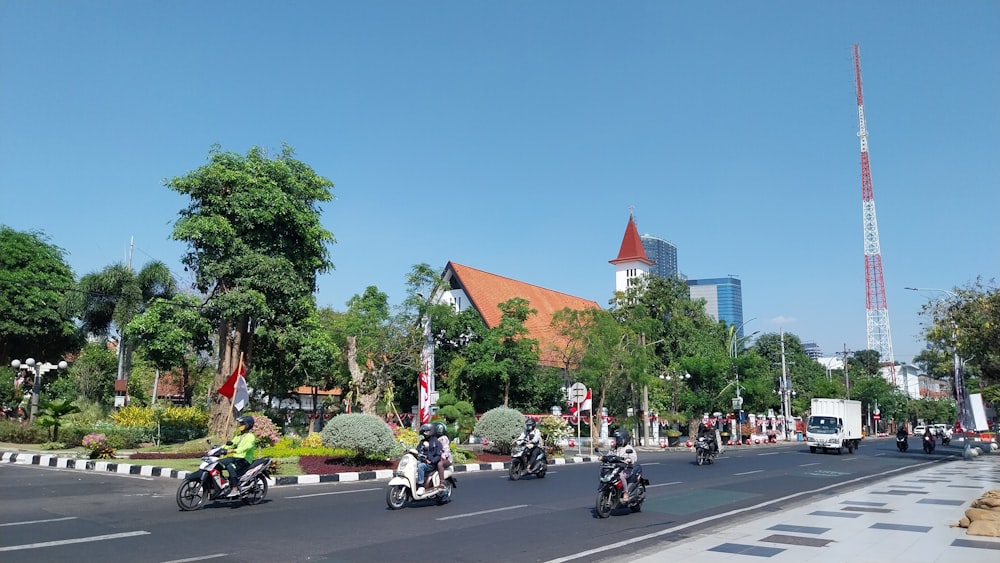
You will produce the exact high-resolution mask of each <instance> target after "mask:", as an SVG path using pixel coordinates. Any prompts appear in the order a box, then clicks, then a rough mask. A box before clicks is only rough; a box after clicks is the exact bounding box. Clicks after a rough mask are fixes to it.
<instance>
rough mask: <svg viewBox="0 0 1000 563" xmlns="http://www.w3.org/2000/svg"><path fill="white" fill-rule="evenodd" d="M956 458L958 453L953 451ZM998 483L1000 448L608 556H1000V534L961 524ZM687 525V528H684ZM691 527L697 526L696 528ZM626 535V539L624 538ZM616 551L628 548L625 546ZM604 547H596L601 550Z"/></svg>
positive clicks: (904, 560) (882, 560) (932, 559)
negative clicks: (973, 530) (983, 533)
mask: <svg viewBox="0 0 1000 563" xmlns="http://www.w3.org/2000/svg"><path fill="white" fill-rule="evenodd" d="M953 459H954V458H953ZM990 489H1000V453H993V454H984V455H982V456H979V457H975V458H972V459H970V460H963V459H961V458H959V459H955V460H954V461H945V460H941V461H939V462H937V463H929V464H928V465H927V466H926V467H924V468H923V469H920V470H917V471H915V472H912V473H907V474H901V475H897V476H894V477H889V478H887V479H885V480H883V481H879V482H877V483H874V484H871V485H866V486H864V487H862V488H859V489H854V490H851V491H849V492H845V493H841V494H833V495H831V496H829V497H822V496H821V497H819V500H817V501H816V502H812V503H809V504H805V505H800V506H796V507H794V508H791V509H788V510H782V511H781V512H777V513H774V514H768V515H766V516H756V517H753V518H749V519H748V518H745V517H740V516H738V515H734V518H736V520H734V521H733V522H732V523H731V524H730V525H728V526H719V525H718V518H719V517H723V518H724V517H725V516H726V515H725V514H721V515H718V516H716V517H713V518H712V520H714V521H715V522H713V523H712V524H708V523H705V525H706V526H708V525H711V526H712V529H710V530H700V529H698V527H697V526H695V527H694V528H691V527H690V526H689V525H685V526H683V527H678V529H677V530H675V531H673V532H671V531H669V530H667V531H662V532H660V533H656V534H652V535H655V536H657V537H662V538H663V541H662V545H661V546H658V547H656V548H653V549H649V550H646V551H643V552H642V553H635V552H632V553H631V554H629V555H628V556H621V557H617V556H616V558H614V559H603V560H604V561H621V562H625V561H628V562H629V563H661V562H664V561H685V562H688V561H691V562H706V563H716V562H754V561H768V562H769V563H770V562H794V563H802V562H821V563H826V562H830V563H846V562H850V563H862V562H878V563H886V562H895V563H952V562H955V563H958V562H962V563H972V562H979V561H1000V538H993V537H982V536H970V535H967V534H966V530H965V529H964V528H959V527H957V523H958V521H959V519H961V518H962V516H963V515H964V514H965V510H966V509H967V508H969V507H970V503H971V501H973V500H975V499H977V498H979V497H980V496H982V494H983V493H985V492H986V491H988V490H990ZM681 528H684V529H683V530H682V529H681ZM693 530H698V531H697V532H694V533H693V534H692V531H693ZM623 543H624V542H623ZM616 551H617V552H628V551H629V548H628V547H627V546H623V547H621V548H619V549H617V550H616ZM601 555H602V554H594V556H596V557H597V558H600V556H601Z"/></svg>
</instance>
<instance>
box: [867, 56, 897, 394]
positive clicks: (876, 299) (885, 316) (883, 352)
mask: <svg viewBox="0 0 1000 563" xmlns="http://www.w3.org/2000/svg"><path fill="white" fill-rule="evenodd" d="M854 78H855V82H856V83H857V90H858V123H859V126H860V129H859V130H858V137H859V138H860V139H861V205H862V217H863V220H864V230H865V304H866V306H867V320H868V349H869V350H877V351H878V352H879V355H880V357H881V360H882V362H888V364H889V374H890V376H891V378H892V385H893V387H896V367H895V366H896V362H895V358H894V357H893V355H892V337H891V336H890V335H889V305H888V304H886V301H885V281H884V279H883V277H882V252H881V250H880V249H879V242H878V221H877V220H876V219H875V191H874V190H873V189H872V169H871V164H870V163H869V162H868V129H867V128H865V104H864V97H863V95H862V93H861V57H860V56H859V55H858V44H857V43H855V44H854ZM908 392H909V390H907V393H908Z"/></svg>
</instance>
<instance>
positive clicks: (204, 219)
mask: <svg viewBox="0 0 1000 563" xmlns="http://www.w3.org/2000/svg"><path fill="white" fill-rule="evenodd" d="M294 156H295V155H294V151H293V150H292V148H291V147H289V146H283V147H282V150H281V152H280V153H279V154H277V155H275V156H274V157H270V156H269V155H268V154H266V153H265V151H264V150H262V149H260V148H258V147H253V148H251V149H250V150H249V151H248V152H247V154H245V155H240V154H237V153H233V152H223V151H222V150H221V148H220V147H218V146H215V147H213V148H212V149H211V151H210V152H209V161H208V163H207V164H205V165H204V166H202V167H200V168H198V169H196V170H193V171H191V172H189V173H188V174H187V175H185V176H181V177H176V178H173V179H171V180H169V181H167V182H166V186H167V187H168V188H170V189H173V190H175V191H177V192H178V193H180V194H183V195H186V196H188V197H189V198H190V200H191V201H190V204H189V205H188V206H187V207H186V208H185V209H183V210H181V212H180V218H179V219H178V220H177V222H176V223H175V225H174V231H173V238H174V239H176V240H180V241H184V242H186V243H187V245H188V250H187V252H186V253H185V254H184V256H183V258H182V262H183V263H184V264H185V266H187V268H188V269H189V270H190V271H191V272H193V273H194V276H195V286H196V288H197V289H198V290H199V291H201V292H202V293H203V294H205V295H207V300H206V303H205V306H206V309H207V310H208V311H209V312H210V317H211V318H212V320H213V321H214V323H215V328H216V330H217V335H218V336H217V338H218V346H219V365H218V371H217V372H216V375H215V386H216V388H218V386H221V385H222V384H223V383H224V381H225V379H226V378H227V377H228V376H229V374H230V373H231V372H232V371H233V370H234V369H235V368H236V366H237V365H238V363H239V362H240V360H241V358H242V359H243V360H244V362H245V363H246V364H247V366H248V367H250V369H251V373H252V371H253V362H254V338H253V337H254V334H255V333H256V332H257V330H258V328H260V327H268V329H269V330H271V331H274V330H280V327H294V326H297V325H300V324H302V323H305V322H308V321H309V320H310V319H314V315H313V312H314V310H315V299H314V297H313V294H314V292H315V290H316V279H317V276H318V275H319V274H320V273H323V272H326V271H328V270H329V269H330V268H332V267H333V264H332V262H331V261H330V258H329V251H328V245H329V244H331V243H333V242H335V240H334V238H333V235H332V233H330V232H329V231H327V230H326V229H324V228H323V226H322V225H321V223H320V209H319V204H320V203H321V202H325V201H330V200H331V199H333V195H332V191H331V190H332V188H333V183H332V182H331V181H330V180H328V179H326V178H324V177H322V176H320V175H318V174H317V173H316V172H315V171H314V170H313V169H312V168H311V167H309V166H308V165H306V164H305V163H303V162H301V161H299V160H297V159H295V158H294ZM296 340H297V341H298V342H302V341H303V340H306V339H303V338H298V339H296ZM274 341H275V339H272V342H274ZM250 382H251V383H252V378H251V381H250ZM223 399H224V398H220V397H218V396H213V403H212V414H211V418H210V423H209V430H210V432H211V433H212V434H214V435H221V434H224V433H225V432H226V431H227V430H228V429H227V428H225V425H226V421H227V420H228V416H229V414H230V413H229V403H228V401H225V400H223Z"/></svg>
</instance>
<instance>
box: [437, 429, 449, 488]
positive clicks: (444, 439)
mask: <svg viewBox="0 0 1000 563" xmlns="http://www.w3.org/2000/svg"><path fill="white" fill-rule="evenodd" d="M433 426H434V436H436V437H437V439H438V442H441V461H439V462H438V464H437V468H438V477H439V478H440V482H441V483H444V470H445V469H447V468H449V467H451V440H449V439H448V427H447V426H445V425H444V423H443V422H435V423H434V424H433Z"/></svg>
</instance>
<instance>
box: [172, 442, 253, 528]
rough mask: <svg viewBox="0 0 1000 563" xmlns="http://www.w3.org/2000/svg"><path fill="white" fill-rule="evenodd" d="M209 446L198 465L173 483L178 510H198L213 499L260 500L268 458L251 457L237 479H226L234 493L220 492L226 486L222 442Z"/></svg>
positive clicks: (251, 501) (247, 502) (249, 501)
mask: <svg viewBox="0 0 1000 563" xmlns="http://www.w3.org/2000/svg"><path fill="white" fill-rule="evenodd" d="M209 444H210V446H209V448H208V452H206V453H205V455H204V456H203V457H202V458H201V465H199V466H198V470H197V471H193V472H191V473H189V474H188V475H187V477H185V478H184V481H182V482H181V484H180V486H179V487H177V506H179V507H180V508H181V510H185V511H186V510H198V509H199V508H201V507H203V506H204V505H205V504H206V503H207V502H209V501H213V500H218V499H222V500H237V499H239V500H241V501H243V504H260V503H261V502H263V501H264V497H266V496H267V487H268V485H267V480H268V479H269V478H270V477H271V473H270V471H271V458H268V457H262V458H260V459H256V460H254V462H253V463H251V464H250V466H249V467H247V468H246V469H245V470H244V471H242V472H241V473H240V475H239V477H238V479H239V482H238V483H230V487H231V488H234V489H236V491H237V492H238V495H237V496H225V497H223V496H222V491H223V489H224V488H225V486H226V481H225V477H224V476H223V475H224V472H225V471H226V467H225V466H224V465H222V463H220V459H222V457H224V456H225V455H226V449H225V447H224V446H212V445H211V442H209Z"/></svg>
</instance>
